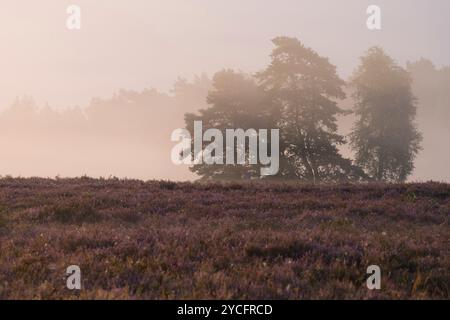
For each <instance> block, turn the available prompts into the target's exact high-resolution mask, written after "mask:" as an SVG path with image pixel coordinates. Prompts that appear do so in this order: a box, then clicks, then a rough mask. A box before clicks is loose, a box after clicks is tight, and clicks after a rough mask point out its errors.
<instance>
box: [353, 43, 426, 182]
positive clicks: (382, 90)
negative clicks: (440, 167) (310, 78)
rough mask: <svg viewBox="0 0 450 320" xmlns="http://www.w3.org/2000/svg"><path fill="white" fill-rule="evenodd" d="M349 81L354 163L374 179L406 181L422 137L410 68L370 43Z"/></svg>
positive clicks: (412, 167)
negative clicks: (353, 103) (402, 66)
mask: <svg viewBox="0 0 450 320" xmlns="http://www.w3.org/2000/svg"><path fill="white" fill-rule="evenodd" d="M352 85H353V87H354V89H355V93H354V100H355V110H354V111H355V114H356V116H357V121H356V123H355V126H354V128H353V131H352V133H351V144H352V147H353V149H354V150H355V152H356V163H357V164H359V165H360V166H361V167H363V168H364V170H365V171H366V172H367V174H368V175H370V176H371V177H372V178H373V179H375V180H378V181H398V182H403V181H405V180H406V179H407V177H408V176H409V175H410V174H411V173H412V171H413V169H414V159H415V157H416V155H417V153H418V151H419V150H420V141H421V134H420V133H419V132H418V130H417V128H416V126H415V123H414V119H415V116H416V105H415V98H414V96H413V94H412V90H411V79H410V76H409V73H408V72H407V71H406V70H404V69H403V68H401V67H400V66H398V65H397V64H396V63H395V62H394V60H393V59H392V58H390V57H389V56H388V55H386V54H385V53H384V51H383V50H382V49H381V48H378V47H373V48H371V49H369V50H368V52H367V54H366V55H365V56H364V57H362V58H361V64H360V66H359V67H358V68H357V70H356V71H355V73H354V75H353V78H352Z"/></svg>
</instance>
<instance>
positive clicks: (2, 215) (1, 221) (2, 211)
mask: <svg viewBox="0 0 450 320" xmlns="http://www.w3.org/2000/svg"><path fill="white" fill-rule="evenodd" d="M4 227H6V208H5V207H4V206H3V205H1V204H0V229H3V228H4Z"/></svg>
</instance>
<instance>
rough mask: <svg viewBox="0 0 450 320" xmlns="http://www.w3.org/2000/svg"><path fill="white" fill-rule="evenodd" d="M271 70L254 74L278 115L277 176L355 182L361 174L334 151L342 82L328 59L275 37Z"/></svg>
mask: <svg viewBox="0 0 450 320" xmlns="http://www.w3.org/2000/svg"><path fill="white" fill-rule="evenodd" d="M272 41H273V43H274V44H275V46H276V48H275V49H274V50H273V52H272V55H271V63H270V65H269V66H268V67H267V68H266V69H265V70H264V71H262V72H260V73H259V74H257V79H258V80H259V83H260V85H261V87H262V88H263V89H264V91H265V93H266V97H267V99H269V101H270V103H271V104H272V106H274V108H275V109H276V110H277V112H272V115H275V116H276V117H277V119H276V123H277V127H279V128H280V134H281V142H280V150H281V154H282V159H281V160H280V171H279V177H281V178H287V179H300V180H302V181H308V182H314V183H315V182H325V181H343V180H359V179H361V178H362V177H363V176H364V174H363V172H362V170H360V169H359V168H358V167H356V166H354V165H353V164H352V161H351V160H349V159H345V158H343V157H342V156H341V155H340V154H339V151H338V146H339V145H342V144H344V143H345V139H344V137H343V136H341V135H339V134H338V133H337V124H336V121H337V119H336V117H337V116H338V115H340V114H344V113H345V111H344V110H342V109H341V108H339V107H338V105H337V102H336V100H337V99H344V98H345V94H344V92H343V90H342V87H343V86H344V81H343V80H341V79H340V78H339V76H338V75H337V73H336V67H335V66H334V65H332V64H331V63H330V62H329V61H328V59H327V58H324V57H321V56H319V55H318V54H317V53H316V52H315V51H314V50H312V49H310V48H307V47H305V46H304V45H303V44H302V43H301V42H300V41H299V40H297V39H295V38H288V37H278V38H275V39H274V40H272Z"/></svg>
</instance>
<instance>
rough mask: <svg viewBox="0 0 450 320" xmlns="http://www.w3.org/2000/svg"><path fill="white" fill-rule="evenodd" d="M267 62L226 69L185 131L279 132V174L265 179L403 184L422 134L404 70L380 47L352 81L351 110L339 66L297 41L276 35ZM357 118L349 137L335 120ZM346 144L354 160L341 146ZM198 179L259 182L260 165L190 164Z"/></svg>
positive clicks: (368, 54)
mask: <svg viewBox="0 0 450 320" xmlns="http://www.w3.org/2000/svg"><path fill="white" fill-rule="evenodd" d="M272 41H273V44H274V45H275V48H274V50H273V52H272V54H271V55H270V58H271V60H270V64H269V65H268V66H267V67H266V68H265V69H264V70H262V71H260V72H257V73H256V74H253V75H248V74H243V73H239V72H235V71H233V70H223V71H220V72H218V73H217V74H216V75H215V76H214V78H213V83H212V89H211V90H210V92H209V94H208V97H207V103H208V107H207V108H204V109H201V110H200V111H199V112H197V113H187V114H186V115H185V124H186V128H187V129H189V130H192V129H193V128H192V126H193V123H194V121H196V120H201V121H202V122H203V126H204V127H205V128H217V129H220V130H225V129H226V128H241V129H244V130H247V129H256V130H257V129H264V128H267V129H270V128H278V129H280V151H279V152H280V154H279V157H280V170H279V172H278V174H277V175H276V176H273V177H267V179H279V180H299V181H304V182H311V183H321V182H343V181H400V182H402V181H405V180H406V179H407V177H408V176H409V175H410V174H411V173H412V171H413V169H414V160H415V158H416V156H417V154H418V152H419V150H420V142H421V134H420V133H419V131H418V129H417V128H416V125H415V116H416V99H415V97H414V95H413V94H412V89H411V84H412V81H411V77H410V75H409V73H408V72H407V71H406V70H405V69H403V68H402V67H400V66H399V65H397V64H396V63H395V61H394V60H393V59H392V58H390V57H389V56H388V55H386V53H385V52H384V51H383V50H382V49H381V48H378V47H373V48H370V49H369V50H368V51H367V52H366V54H365V55H364V56H363V57H362V58H361V61H360V65H359V66H358V68H357V69H356V70H355V72H354V74H353V76H352V77H351V79H350V81H349V83H348V84H349V85H350V86H351V87H352V89H353V95H352V98H353V103H354V106H353V108H352V110H343V109H342V108H340V107H339V106H338V102H339V101H340V100H343V99H345V98H346V94H345V92H344V87H345V86H346V85H347V84H346V83H345V82H344V81H343V80H342V79H340V77H339V76H338V74H337V72H336V66H334V65H333V64H331V63H330V61H329V60H328V59H327V58H325V57H322V56H320V55H319V54H318V53H316V52H315V51H314V50H312V49H311V48H307V47H305V46H304V45H303V44H302V43H301V42H300V41H299V40H297V39H295V38H288V37H278V38H275V39H274V40H272ZM348 113H354V115H355V116H356V122H355V123H354V127H353V129H352V132H351V134H350V135H349V136H348V137H345V136H343V135H340V134H338V124H337V121H338V117H339V116H342V115H345V114H348ZM348 143H349V144H350V146H351V148H352V150H353V151H354V153H355V158H354V159H348V158H346V157H344V156H343V155H342V154H341V153H340V151H339V147H340V146H342V145H344V144H348ZM190 170H191V171H192V172H195V173H196V174H198V175H199V176H200V177H201V178H202V179H220V180H235V179H257V178H259V168H258V165H250V164H249V165H244V166H242V165H206V164H197V165H193V166H192V167H191V168H190Z"/></svg>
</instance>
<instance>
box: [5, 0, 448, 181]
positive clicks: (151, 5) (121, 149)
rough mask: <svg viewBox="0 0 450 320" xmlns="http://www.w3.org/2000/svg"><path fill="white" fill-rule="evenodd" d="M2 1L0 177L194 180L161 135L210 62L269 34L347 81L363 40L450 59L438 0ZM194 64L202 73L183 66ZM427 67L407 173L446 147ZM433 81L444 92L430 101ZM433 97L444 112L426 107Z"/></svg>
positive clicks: (232, 63) (246, 66)
mask: <svg viewBox="0 0 450 320" xmlns="http://www.w3.org/2000/svg"><path fill="white" fill-rule="evenodd" d="M2 4H3V5H2V10H1V11H0V21H1V25H2V28H1V29H0V52H1V56H0V70H2V72H0V148H1V150H2V151H3V153H2V158H1V159H0V164H1V166H0V175H7V174H12V175H15V176H18V175H21V176H49V177H54V176H56V175H61V176H81V175H83V174H87V175H91V176H104V177H108V176H110V175H117V176H119V177H130V178H141V179H154V178H156V179H173V180H185V179H193V178H194V175H193V174H192V173H190V172H189V171H188V169H187V167H176V166H175V165H173V164H172V163H171V162H170V150H171V147H172V146H173V143H171V141H170V133H171V132H172V131H173V130H174V129H176V128H179V127H182V126H184V123H183V114H184V113H186V112H192V111H196V110H198V109H199V108H200V107H204V106H205V105H206V101H205V98H206V93H207V89H208V85H209V82H208V81H210V79H211V78H212V77H213V75H214V74H215V73H216V72H218V71H220V70H222V69H224V68H232V69H234V70H237V71H242V72H246V73H254V72H257V71H260V70H261V69H263V68H265V66H267V64H268V63H269V62H270V57H269V55H270V53H271V51H272V49H273V44H272V43H271V39H273V38H274V37H277V36H290V37H295V38H298V39H299V40H300V41H301V42H302V43H304V45H305V46H307V47H310V48H312V49H313V50H315V51H316V52H317V53H318V54H319V55H321V56H324V57H327V58H329V60H330V62H331V63H332V64H333V65H336V66H337V72H338V74H339V75H340V76H341V77H342V78H343V79H344V80H347V79H348V78H349V76H350V75H351V74H352V72H353V70H354V69H355V68H356V67H357V66H358V64H359V62H360V61H359V58H360V57H361V56H362V55H363V54H364V53H365V51H366V50H367V49H369V48H370V47H371V46H374V45H377V46H380V47H382V48H383V49H384V50H385V51H386V53H387V54H388V55H390V56H391V57H392V58H394V59H395V60H396V61H397V62H398V63H399V64H400V65H401V66H403V67H406V64H407V62H410V61H412V62H415V61H419V60H420V59H421V58H422V57H424V58H426V59H429V60H430V61H432V62H433V64H434V65H435V66H436V69H440V68H442V67H444V66H450V41H448V35H447V33H448V30H450V21H449V20H448V19H447V16H448V12H450V1H447V0H437V1H433V2H426V1H422V0H412V1H407V0H398V1H387V0H379V1H376V2H373V1H366V0H348V1H346V2H345V3H338V2H336V1H332V0H316V1H314V2H313V1H307V0H285V1H274V0H272V1H264V2H262V1H257V0H246V1H237V0H232V1H227V2H219V1H207V0H185V1H181V0H178V1H176V0H168V1H145V0H133V1H125V0H116V1H107V0H97V1H95V2H93V1H88V0H76V1H66V0H64V1H61V0H42V1H39V2H32V3H30V2H29V1H24V0H15V1H12V0H3V3H2ZM72 4H74V5H78V6H79V7H80V8H81V30H68V29H67V27H66V20H67V18H68V16H69V15H68V14H67V12H66V10H67V7H68V6H69V5H72ZM371 4H376V5H378V6H380V8H381V13H382V29H381V30H377V31H370V30H368V28H367V27H366V19H367V17H368V15H367V13H366V9H367V7H368V6H369V5H371ZM446 72H447V71H446ZM203 73H205V74H206V75H208V78H205V79H203V80H202V79H200V78H197V79H196V78H194V76H195V75H201V74H203ZM418 74H419V76H420V72H419V73H418ZM179 77H181V78H186V79H188V87H187V89H186V92H178V93H177V92H173V89H174V84H175V83H176V81H177V79H178V78H179ZM437 78H439V76H437V75H430V77H429V78H426V77H425V79H427V80H429V82H426V81H422V82H421V83H419V84H417V88H416V89H417V93H418V94H419V95H420V96H421V98H422V97H423V98H424V100H423V101H419V104H421V105H420V106H421V108H419V113H418V121H419V122H420V123H419V130H421V131H424V132H425V133H426V134H425V137H424V147H425V149H424V151H422V153H420V154H419V157H418V159H417V162H416V164H417V169H416V171H415V172H414V174H413V175H412V177H411V180H429V179H434V180H447V181H450V172H449V170H448V169H447V164H448V162H449V161H450V152H448V151H447V150H445V148H444V150H442V149H443V148H442V144H443V143H445V142H444V141H445V139H446V138H447V137H448V136H449V130H448V126H447V124H446V120H445V118H446V115H447V114H450V113H449V112H448V111H449V108H450V105H449V102H448V100H449V98H448V96H445V95H443V94H442V93H443V92H445V91H446V88H450V80H449V78H448V76H445V77H442V79H441V80H439V84H440V87H439V90H440V91H439V90H437V89H436V90H437V91H436V90H434V89H435V88H433V86H434V84H435V83H434V82H433V81H435V80H436V79H437ZM196 81H197V82H196ZM152 88H154V89H155V90H156V91H154V90H153V91H152V90H151V89H152ZM124 90H125V91H124ZM435 91H436V92H439V93H440V94H442V96H439V97H438V98H437V99H428V98H429V96H430V95H434V94H435V93H436V92H435ZM447 91H450V89H449V90H447ZM124 92H125V93H124ZM435 95H438V94H435ZM23 96H30V97H32V98H33V99H34V101H35V106H36V107H39V108H41V109H42V110H43V115H42V116H38V115H36V114H34V113H33V111H30V110H28V109H27V107H29V105H26V104H25V106H23V105H22V106H20V103H19V108H18V109H17V108H16V110H13V111H12V112H11V109H13V108H10V107H11V106H12V105H13V104H14V101H15V100H16V97H23ZM129 97H131V98H130V101H131V102H130V101H129V100H127V99H128V98H129ZM95 98H100V99H95ZM343 103H348V101H346V102H345V101H344V102H343ZM127 104H128V105H127ZM431 104H433V106H432V105H431ZM46 106H50V107H51V108H53V109H56V110H66V109H67V108H71V107H75V106H78V107H80V108H82V109H83V111H84V112H86V113H87V114H88V116H89V117H90V118H91V119H94V120H92V121H91V122H86V121H84V120H83V115H82V114H80V113H79V112H78V110H75V111H73V112H71V111H70V112H69V111H68V112H66V113H65V114H64V115H63V116H61V117H59V116H58V115H56V114H55V113H52V112H51V110H50V109H46V108H45V107H46ZM20 107H24V108H22V109H20ZM347 107H351V106H347ZM127 108H129V109H127ZM438 109H439V110H440V112H444V113H443V114H434V113H436V112H437V111H436V110H438ZM33 117H34V118H33ZM351 119H352V118H346V119H340V123H339V124H340V133H341V134H348V132H349V129H350V127H351ZM348 154H349V152H347V153H346V155H348Z"/></svg>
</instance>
